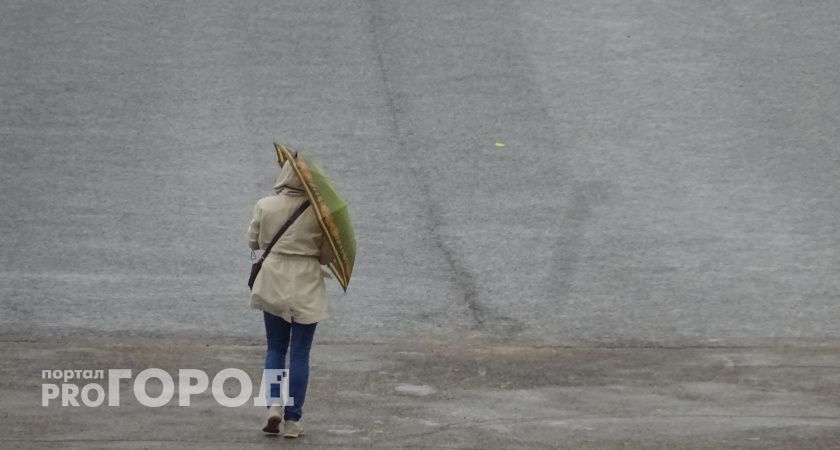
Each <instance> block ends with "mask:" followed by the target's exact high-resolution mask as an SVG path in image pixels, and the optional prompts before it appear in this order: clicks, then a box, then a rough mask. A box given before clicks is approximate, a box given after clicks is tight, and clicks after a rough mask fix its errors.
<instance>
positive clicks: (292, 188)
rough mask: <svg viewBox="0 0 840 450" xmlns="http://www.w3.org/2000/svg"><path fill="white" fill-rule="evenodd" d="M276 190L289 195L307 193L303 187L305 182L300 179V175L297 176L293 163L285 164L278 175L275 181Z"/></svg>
mask: <svg viewBox="0 0 840 450" xmlns="http://www.w3.org/2000/svg"><path fill="white" fill-rule="evenodd" d="M274 192H275V193H277V194H279V193H280V192H283V193H285V194H289V195H304V194H305V193H306V192H305V191H304V189H303V182H302V181H300V177H298V176H297V174H296V173H295V169H294V168H292V165H291V164H289V163H286V164H283V168H282V169H280V174H279V175H277V181H276V182H275V183H274Z"/></svg>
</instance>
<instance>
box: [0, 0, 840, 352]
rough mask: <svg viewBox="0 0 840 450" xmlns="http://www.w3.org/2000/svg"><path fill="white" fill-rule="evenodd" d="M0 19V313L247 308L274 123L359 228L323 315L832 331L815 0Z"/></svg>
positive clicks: (413, 326) (829, 110) (206, 10)
mask: <svg viewBox="0 0 840 450" xmlns="http://www.w3.org/2000/svg"><path fill="white" fill-rule="evenodd" d="M0 16H2V19H0V21H2V22H1V23H0V25H2V26H0V45H2V48H0V55H1V56H2V59H3V63H2V65H0V96H2V98H3V103H2V107H0V139H2V164H3V179H2V192H3V202H2V214H0V242H2V249H3V260H2V266H0V277H2V279H3V283H2V288H0V289H2V291H0V295H2V304H0V308H2V314H1V315H0V326H2V329H3V330H7V331H9V330H15V331H19V330H31V332H33V333H51V332H55V331H58V330H61V331H67V330H93V331H97V330H111V331H115V330H130V331H135V332H142V333H147V332H153V333H168V332H173V331H179V332H181V331H183V332H189V333H199V334H208V335H250V334H253V333H255V332H258V331H260V328H259V326H260V321H259V320H258V316H256V315H255V314H253V313H252V312H250V311H248V309H247V307H246V300H247V289H246V287H245V284H244V281H243V280H244V279H245V275H246V274H247V271H248V265H249V252H248V250H247V247H246V245H245V241H244V237H243V235H244V230H245V227H246V225H247V221H248V218H249V214H250V211H251V208H252V204H253V202H254V201H255V200H256V199H257V198H259V197H260V196H261V195H264V194H266V193H267V192H268V189H269V185H270V181H271V180H272V177H273V176H274V174H275V162H274V156H273V149H272V146H271V142H272V141H273V140H279V141H282V142H286V143H289V144H291V145H293V146H296V147H298V148H299V149H300V150H301V151H305V152H307V154H309V155H312V156H313V157H315V158H317V159H318V160H319V161H321V163H322V165H324V166H325V167H326V169H327V171H328V172H329V173H331V174H332V175H333V178H334V179H335V183H336V185H337V186H338V188H339V189H340V190H341V191H342V192H343V193H344V195H345V196H346V198H347V201H348V203H349V204H350V205H351V213H352V217H353V220H354V223H355V228H356V231H357V233H358V247H359V252H358V253H359V255H358V262H357V264H356V271H355V276H354V279H353V282H352V284H351V288H350V290H349V292H348V293H347V295H344V296H341V295H338V290H337V289H335V287H334V286H333V289H332V294H333V295H332V317H333V319H332V320H331V321H330V322H329V325H328V326H324V327H323V329H322V334H321V336H320V337H321V338H322V339H328V340H337V341H356V342H371V341H380V340H387V339H389V338H391V337H395V336H405V335H427V334H440V333H446V332H450V331H453V330H464V329H468V330H478V331H485V332H488V333H492V334H498V333H502V334H504V335H507V336H510V337H511V338H523V339H527V340H545V341H548V342H552V341H555V340H557V339H563V338H572V339H589V340H606V341H613V342H666V341H697V340H704V339H709V338H712V339H713V338H719V337H772V336H776V337H838V336H840V326H838V324H840V320H838V318H840V309H838V308H837V300H838V299H839V298H840V297H838V292H840V278H838V277H837V276H836V274H837V273H838V270H840V230H839V229H838V225H837V223H838V217H840V213H838V211H840V152H838V150H837V142H838V141H840V139H839V138H840V132H839V131H838V127H836V126H835V125H836V118H837V116H838V112H840V101H838V100H840V93H838V89H839V88H840V78H838V75H837V74H838V73H840V72H838V70H837V64H836V62H837V60H838V57H840V46H837V42H838V41H840V27H838V26H837V25H838V21H840V7H838V6H837V5H835V4H834V3H832V2H809V3H808V4H800V3H789V2H783V3H774V2H748V3H742V4H740V5H739V6H729V5H726V4H715V5H707V4H702V5H701V4H695V3H694V2H677V3H674V2H590V3H587V4H586V5H574V4H567V3H563V2H560V3H558V2H491V1H487V2H457V3H451V2H377V1H372V2H319V1H313V2H309V1H307V2H287V3H276V2H263V3H259V2H233V3H232V2H178V3H174V4H171V3H168V2H159V3H156V2H54V1H52V2H50V1H48V2H6V3H4V4H3V6H2V15H0ZM497 142H498V143H502V144H505V147H497V146H496V145H495V144H496V143H497Z"/></svg>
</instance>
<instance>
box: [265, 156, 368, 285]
mask: <svg viewBox="0 0 840 450" xmlns="http://www.w3.org/2000/svg"><path fill="white" fill-rule="evenodd" d="M274 150H275V151H276V152H277V163H278V164H280V167H283V165H284V164H285V163H287V162H288V163H290V164H291V165H292V168H294V170H295V173H296V174H297V175H298V177H299V178H300V179H301V181H303V186H304V188H305V189H306V195H308V196H309V201H310V202H311V203H312V205H313V206H314V208H313V210H314V211H315V216H316V217H317V218H318V223H319V224H320V225H321V229H322V230H324V236H325V237H326V239H327V240H328V241H329V244H330V247H331V248H332V250H333V255H335V259H334V260H333V261H332V262H331V263H329V264H328V267H329V268H330V270H331V271H332V273H333V274H334V275H335V279H336V280H338V284H340V285H341V287H342V288H343V289H344V291H345V292H346V291H347V284H349V283H350V275H351V274H352V273H353V263H354V262H355V261H356V236H355V234H354V233H353V225H352V224H351V223H350V213H349V212H348V211H347V203H346V202H345V201H344V199H343V198H341V195H339V194H338V192H336V190H335V188H334V187H333V186H332V184H330V182H329V180H327V177H326V175H325V174H324V170H323V169H321V167H320V166H318V165H317V164H315V163H314V162H311V161H308V160H307V159H305V158H303V157H302V156H300V155H298V154H297V152H296V151H294V150H292V149H290V148H289V147H288V146H284V145H280V144H278V143H276V142H275V143H274Z"/></svg>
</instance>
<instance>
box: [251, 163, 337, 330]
mask: <svg viewBox="0 0 840 450" xmlns="http://www.w3.org/2000/svg"><path fill="white" fill-rule="evenodd" d="M274 190H275V192H276V193H277V194H276V195H272V196H269V197H264V198H262V199H260V200H259V201H258V202H257V205H256V206H255V207H254V217H253V219H251V225H250V227H249V228H248V246H249V247H250V248H251V249H253V250H264V249H265V248H266V247H268V244H269V243H271V240H272V239H273V238H274V235H275V234H276V233H277V231H278V230H279V229H280V227H281V226H283V224H284V223H286V221H287V220H288V219H289V217H291V216H292V214H293V213H294V211H295V210H296V209H297V208H298V207H299V206H300V205H301V204H302V203H303V202H304V201H305V200H306V198H307V197H306V194H305V193H304V192H303V185H302V184H301V181H300V179H298V177H297V175H296V174H295V173H294V170H293V169H292V168H291V164H286V165H285V166H284V167H283V169H282V170H281V171H280V175H279V176H278V178H277V183H276V184H275V185H274ZM330 261H332V252H331V251H330V250H329V244H328V243H327V242H326V240H325V239H324V235H323V232H322V231H321V227H320V226H319V225H318V220H317V219H316V218H315V213H314V212H313V211H312V206H310V207H309V208H307V209H306V211H304V213H303V214H301V215H300V217H298V218H297V220H296V221H295V222H294V223H293V224H292V225H291V226H290V227H289V228H288V229H287V230H286V232H285V233H283V236H282V237H281V238H280V240H279V241H277V243H276V244H274V247H273V248H272V249H271V253H270V254H269V256H268V257H267V258H266V260H265V262H264V263H263V266H262V269H261V270H260V273H259V275H257V279H256V280H255V281H254V288H253V290H252V291H251V306H252V307H254V308H256V309H260V310H263V311H267V312H269V313H271V314H274V315H275V316H279V317H282V318H283V320H285V321H287V322H297V323H303V324H308V323H315V322H320V321H322V320H324V319H325V318H326V317H327V300H326V290H325V288H324V278H323V275H322V271H321V264H327V263H329V262H330Z"/></svg>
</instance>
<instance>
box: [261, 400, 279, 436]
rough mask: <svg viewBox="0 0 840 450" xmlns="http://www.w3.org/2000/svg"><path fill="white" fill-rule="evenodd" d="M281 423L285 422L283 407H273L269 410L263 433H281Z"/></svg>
mask: <svg viewBox="0 0 840 450" xmlns="http://www.w3.org/2000/svg"><path fill="white" fill-rule="evenodd" d="M281 422H283V407H282V406H280V405H271V407H269V408H268V416H266V418H265V426H264V427H263V432H264V433H268V434H278V433H280V423H281Z"/></svg>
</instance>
